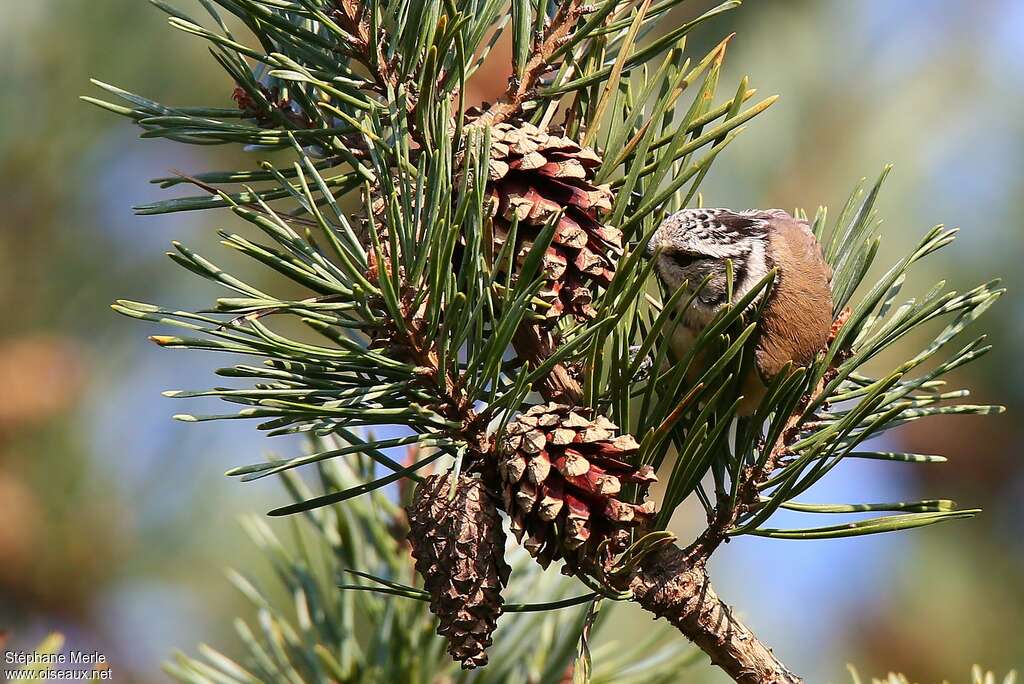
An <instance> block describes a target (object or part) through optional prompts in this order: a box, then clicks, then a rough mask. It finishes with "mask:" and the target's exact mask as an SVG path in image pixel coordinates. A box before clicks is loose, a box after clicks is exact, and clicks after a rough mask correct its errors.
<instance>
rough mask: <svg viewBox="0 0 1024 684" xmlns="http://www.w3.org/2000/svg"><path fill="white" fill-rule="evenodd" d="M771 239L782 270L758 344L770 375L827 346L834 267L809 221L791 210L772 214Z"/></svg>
mask: <svg viewBox="0 0 1024 684" xmlns="http://www.w3.org/2000/svg"><path fill="white" fill-rule="evenodd" d="M781 213H782V212H780V214H781ZM768 245H769V256H770V258H771V260H772V261H773V262H774V264H775V266H776V267H777V268H778V273H779V275H778V276H776V280H775V286H774V289H773V291H772V294H771V297H772V301H771V302H770V303H769V306H768V307H766V311H765V314H764V317H763V318H762V320H761V323H760V325H761V335H760V340H759V342H758V344H757V348H756V350H755V354H756V359H757V367H758V371H759V373H760V375H761V378H762V379H764V380H766V381H767V380H770V379H771V378H772V377H774V376H775V375H777V374H778V373H779V372H780V371H781V370H782V368H783V367H784V366H785V365H786V363H787V362H792V363H793V364H794V365H795V366H804V365H807V364H808V363H810V362H811V361H812V360H813V359H814V356H815V355H816V354H817V353H818V352H819V351H821V350H822V349H824V347H825V345H826V343H827V342H828V336H829V331H830V330H831V327H832V290H831V282H832V273H831V269H829V267H828V264H826V263H825V259H824V257H823V256H822V253H821V246H820V245H819V244H818V241H817V240H816V239H815V237H814V235H813V234H812V233H811V231H810V229H809V228H808V226H807V222H806V221H800V220H798V219H794V218H792V217H789V216H787V215H780V216H777V217H776V218H773V219H772V221H771V229H770V230H769V234H768Z"/></svg>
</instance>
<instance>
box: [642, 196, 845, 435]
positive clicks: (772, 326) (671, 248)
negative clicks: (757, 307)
mask: <svg viewBox="0 0 1024 684" xmlns="http://www.w3.org/2000/svg"><path fill="white" fill-rule="evenodd" d="M646 254H647V256H648V257H649V258H654V259H656V262H655V266H654V269H655V271H656V272H657V274H658V277H659V278H660V279H661V281H662V282H663V283H664V284H665V286H666V287H667V288H668V289H669V291H672V292H675V291H676V290H677V289H678V288H679V287H680V286H681V285H682V284H683V282H684V281H685V282H686V283H687V287H688V288H692V289H693V290H696V289H697V288H698V287H699V286H700V284H701V283H702V282H704V279H705V278H708V282H707V284H706V285H705V286H704V288H703V289H702V290H700V292H699V293H698V294H697V296H696V298H695V299H694V301H693V303H692V304H691V305H690V307H689V308H687V309H686V310H685V311H683V312H682V316H681V318H680V321H679V324H678V325H677V326H676V329H675V333H674V334H673V338H672V340H671V345H672V346H671V349H672V352H673V353H674V354H675V356H676V358H677V359H680V358H682V357H683V355H684V354H685V353H686V351H687V350H688V349H689V348H690V346H691V345H692V344H693V341H694V339H695V338H696V336H697V335H698V334H700V332H701V330H703V329H704V327H705V326H706V325H707V324H708V323H709V322H710V321H711V319H712V318H714V316H715V314H717V313H718V312H719V310H720V309H721V308H722V307H723V306H725V305H726V303H727V299H728V291H727V290H728V280H727V279H728V276H727V271H726V268H727V267H726V262H727V261H729V260H731V261H732V270H733V300H734V301H735V300H736V299H739V298H741V297H743V295H745V294H746V293H748V292H749V291H750V290H751V288H753V287H754V286H755V285H756V284H757V283H758V282H759V281H760V280H761V279H762V278H764V276H765V275H767V274H768V272H769V271H771V270H772V269H777V272H776V276H775V281H774V283H773V286H772V289H771V291H770V292H769V294H768V297H769V301H768V302H767V303H766V306H765V309H764V313H763V315H762V317H761V319H760V320H759V322H758V328H759V333H760V335H759V337H758V340H757V346H756V348H755V350H754V360H755V364H754V365H755V367H756V377H748V378H745V379H744V383H743V390H742V392H743V395H744V402H743V404H742V405H741V406H740V409H739V414H740V415H749V414H750V413H752V412H753V411H754V409H756V407H757V404H758V403H759V402H760V400H761V399H762V398H763V396H764V393H765V390H766V384H767V383H769V382H771V380H772V378H773V377H775V376H776V375H777V374H778V373H779V372H781V371H782V370H783V368H784V367H785V366H786V364H787V363H791V364H792V365H793V366H805V365H807V364H809V363H810V362H811V361H813V360H814V357H815V355H816V354H817V353H818V352H819V351H821V350H822V349H824V348H825V346H826V345H827V343H828V338H829V333H830V331H831V327H832V289H831V280H832V273H831V270H830V269H829V266H828V264H826V263H825V259H824V257H823V256H822V253H821V246H820V245H819V244H818V241H817V239H815V237H814V235H813V234H812V233H811V231H810V228H809V227H808V225H807V222H806V221H802V220H799V219H795V218H793V217H792V216H790V215H789V214H788V213H786V212H785V211H782V210H781V209H766V210H751V211H732V210H730V209H684V210H682V211H678V212H676V213H674V214H672V215H671V216H669V217H668V218H666V219H665V220H664V221H663V222H662V224H661V225H660V226H659V227H658V229H657V230H656V231H655V232H654V235H653V236H651V239H650V241H649V243H648V245H647V250H646ZM709 276H710V277H709ZM680 301H681V304H680V306H683V305H684V304H685V298H684V299H683V300H680ZM700 365H704V364H700ZM751 375H752V376H754V375H755V374H751Z"/></svg>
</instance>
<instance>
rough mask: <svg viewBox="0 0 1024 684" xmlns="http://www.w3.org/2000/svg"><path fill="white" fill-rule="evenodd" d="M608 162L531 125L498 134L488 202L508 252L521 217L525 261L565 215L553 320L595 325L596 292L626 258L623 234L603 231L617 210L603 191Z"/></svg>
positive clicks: (555, 267)
mask: <svg viewBox="0 0 1024 684" xmlns="http://www.w3.org/2000/svg"><path fill="white" fill-rule="evenodd" d="M600 164H601V157H600V156H599V155H598V154H597V153H596V152H595V151H594V150H592V149H590V148H589V147H580V146H579V145H578V144H576V143H575V142H573V141H572V140H570V139H569V138H567V137H564V136H558V135H549V134H547V133H545V132H544V131H542V130H540V129H539V128H537V127H536V126H534V125H532V124H529V123H518V124H510V123H500V124H497V125H496V126H492V127H491V157H490V162H489V168H488V172H489V180H488V184H487V192H488V195H489V196H490V197H491V199H492V205H491V211H492V212H493V218H494V234H495V239H496V242H497V243H498V244H497V247H498V248H499V249H500V247H501V245H503V244H504V240H505V239H506V237H507V236H508V231H509V227H510V225H511V222H512V220H513V217H515V216H518V217H519V225H518V228H517V242H518V244H517V245H516V250H517V251H516V254H517V257H518V258H519V259H520V260H521V259H522V258H523V257H524V256H525V255H526V253H527V252H528V251H529V249H530V247H531V246H532V244H533V241H534V240H535V239H536V237H537V235H538V233H539V232H540V230H541V229H542V228H543V227H544V225H545V223H547V221H549V220H550V219H551V217H552V216H554V215H555V214H557V213H558V212H559V211H562V212H563V214H562V217H561V218H560V219H559V221H558V226H557V227H556V229H555V236H554V239H553V241H552V243H551V246H550V247H549V248H548V250H547V253H546V255H545V257H544V267H545V270H546V272H547V274H548V278H549V284H548V286H547V288H546V292H545V293H544V295H545V298H546V299H547V300H548V301H549V302H550V304H551V306H550V308H549V309H547V311H546V315H547V317H548V319H549V320H550V321H552V322H555V321H557V320H558V319H559V318H560V317H561V316H563V315H566V314H568V315H572V316H574V317H575V318H576V319H578V320H583V319H588V318H593V316H594V315H595V311H594V309H593V307H592V306H591V300H592V294H591V287H590V286H591V284H596V285H599V286H607V285H608V284H609V283H610V282H611V279H612V276H613V275H614V273H615V263H616V261H617V260H618V257H619V256H620V255H621V254H622V233H621V231H619V230H618V229H617V228H613V227H611V226H606V225H604V224H602V223H601V221H600V219H599V215H600V213H601V212H602V211H607V210H609V209H611V197H612V193H611V191H610V190H609V188H608V186H607V185H595V184H594V182H593V179H594V170H595V169H596V168H597V167H598V166H599V165H600Z"/></svg>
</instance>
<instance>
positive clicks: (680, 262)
mask: <svg viewBox="0 0 1024 684" xmlns="http://www.w3.org/2000/svg"><path fill="white" fill-rule="evenodd" d="M671 256H672V261H674V262H675V264H676V266H678V267H679V268H686V267H687V266H690V265H692V264H693V263H694V262H696V261H700V259H701V257H700V255H698V254H693V253H691V252H673V253H672V255H671Z"/></svg>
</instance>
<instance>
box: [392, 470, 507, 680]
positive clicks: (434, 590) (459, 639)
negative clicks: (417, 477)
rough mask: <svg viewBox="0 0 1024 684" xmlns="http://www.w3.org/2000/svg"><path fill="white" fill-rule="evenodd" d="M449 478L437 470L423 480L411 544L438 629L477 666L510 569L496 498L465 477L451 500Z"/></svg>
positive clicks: (412, 509) (412, 516)
mask: <svg viewBox="0 0 1024 684" xmlns="http://www.w3.org/2000/svg"><path fill="white" fill-rule="evenodd" d="M451 479H452V478H451V475H449V474H442V475H431V476H430V477H428V478H426V479H425V480H424V481H423V482H421V483H420V484H419V485H417V487H416V492H415V493H414V494H413V500H412V504H411V505H410V506H409V509H408V513H409V528H410V530H409V542H410V543H411V544H412V555H413V557H414V558H415V559H416V570H418V571H419V573H420V575H421V576H422V577H423V583H424V586H425V588H426V590H427V591H428V592H429V593H430V611H431V612H432V613H434V615H436V616H437V617H438V620H439V622H440V624H439V625H438V628H437V633H438V634H440V635H441V636H444V637H445V638H447V639H448V652H449V653H450V654H451V656H452V658H454V659H455V660H457V661H459V662H461V663H462V667H463V668H465V669H471V668H474V667H479V666H482V665H486V664H487V653H486V652H485V651H486V649H487V647H488V646H490V645H491V634H492V633H493V632H494V628H495V624H496V622H497V619H498V617H499V616H500V615H501V611H502V605H503V603H504V599H503V598H502V596H501V590H502V589H503V588H504V587H505V585H506V584H507V583H508V578H509V573H510V572H511V568H510V567H509V565H508V563H506V562H505V532H504V531H503V530H502V528H501V518H500V515H499V513H498V508H497V506H496V502H495V500H494V498H493V496H492V495H491V494H490V493H489V492H488V491H487V488H486V487H485V486H484V484H483V482H481V481H480V480H479V479H477V478H474V477H470V476H467V475H460V476H459V478H458V482H457V484H456V486H455V495H454V496H453V497H451V498H449V493H450V484H451Z"/></svg>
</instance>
